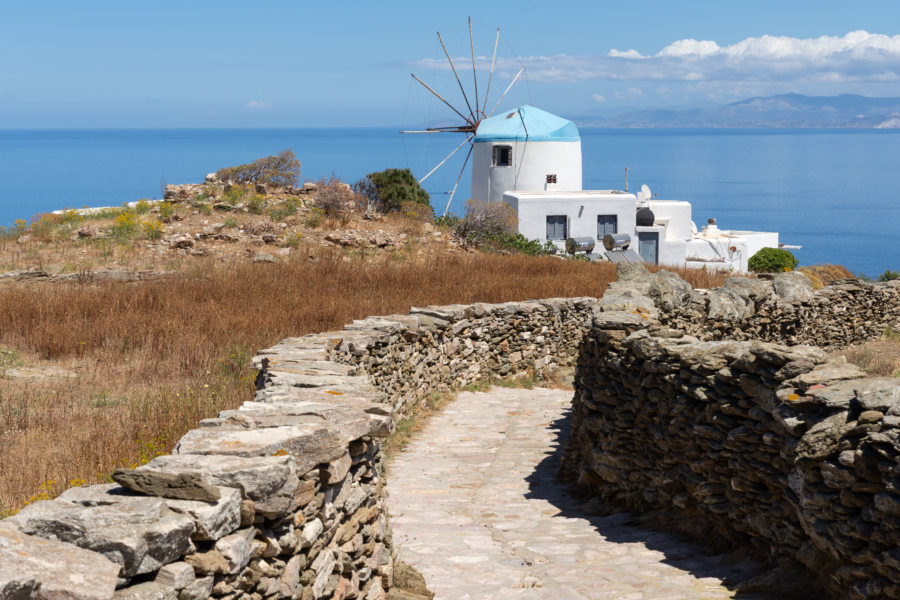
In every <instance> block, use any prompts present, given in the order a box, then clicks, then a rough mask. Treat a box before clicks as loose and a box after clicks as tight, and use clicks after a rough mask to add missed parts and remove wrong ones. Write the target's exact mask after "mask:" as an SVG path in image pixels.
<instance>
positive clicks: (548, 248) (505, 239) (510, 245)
mask: <svg viewBox="0 0 900 600" xmlns="http://www.w3.org/2000/svg"><path fill="white" fill-rule="evenodd" d="M497 242H498V245H499V246H500V247H501V248H503V249H504V250H511V251H513V252H521V253H522V254H528V255H530V256H542V255H544V254H556V246H554V245H553V242H551V241H546V242H541V241H540V240H529V239H528V238H527V237H525V236H524V235H522V234H521V233H511V234H510V233H507V234H504V235H502V236H500V237H499V238H498V240H497ZM581 256H584V257H585V258H587V256H586V255H581ZM588 260H589V259H588Z"/></svg>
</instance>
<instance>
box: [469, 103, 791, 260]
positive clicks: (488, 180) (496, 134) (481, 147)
mask: <svg viewBox="0 0 900 600" xmlns="http://www.w3.org/2000/svg"><path fill="white" fill-rule="evenodd" d="M472 141H473V145H474V150H473V158H474V161H473V163H472V198H473V199H474V200H481V201H492V202H494V201H500V200H503V201H504V202H506V203H507V204H509V205H510V206H512V208H514V209H515V210H516V212H517V214H518V216H519V233H521V234H522V235H524V236H525V237H527V238H529V239H538V240H541V241H552V242H553V243H554V244H556V245H558V246H559V247H560V249H562V248H563V247H564V245H565V240H566V239H567V238H592V239H593V240H594V241H595V242H596V243H597V248H598V249H601V250H602V240H603V238H604V236H606V235H607V234H622V233H627V234H628V235H629V236H630V238H631V247H632V248H633V249H634V250H637V251H638V254H639V255H640V257H641V258H642V259H643V261H644V262H647V263H653V264H663V265H673V266H682V265H688V266H707V267H710V268H720V269H727V270H732V271H735V272H745V271H746V270H747V260H748V259H749V258H750V257H751V256H753V254H755V253H756V252H757V251H758V250H759V249H761V248H764V247H773V248H777V247H778V234H777V233H766V232H753V231H726V230H720V229H718V228H717V227H716V225H715V224H714V223H713V224H710V225H708V226H707V227H704V228H703V230H702V231H699V232H698V231H697V228H696V226H695V225H694V223H693V221H692V220H691V205H690V203H688V202H683V201H677V200H653V199H650V198H643V197H642V198H641V199H640V201H639V199H638V197H637V196H636V195H635V194H631V193H628V192H621V191H617V190H592V191H586V190H582V178H581V138H580V137H579V135H578V128H577V127H576V126H575V124H574V123H572V122H571V121H567V120H565V119H563V118H561V117H557V116H555V115H551V114H550V113H547V112H545V111H542V110H540V109H537V108H534V107H532V106H522V107H519V108H517V109H514V110H512V111H508V112H505V113H503V114H500V115H497V116H495V117H491V118H489V119H485V120H483V121H481V123H479V124H478V129H477V131H476V132H475V137H474V139H473V140H472ZM600 254H601V256H603V255H604V253H603V252H602V251H601V252H600ZM607 254H608V253H607ZM612 258H615V257H614V256H613V257H612Z"/></svg>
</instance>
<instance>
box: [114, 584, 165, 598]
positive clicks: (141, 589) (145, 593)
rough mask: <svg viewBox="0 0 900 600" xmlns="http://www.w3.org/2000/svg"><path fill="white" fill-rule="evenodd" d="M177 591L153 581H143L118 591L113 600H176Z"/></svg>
mask: <svg viewBox="0 0 900 600" xmlns="http://www.w3.org/2000/svg"><path fill="white" fill-rule="evenodd" d="M177 598H178V591H177V590H176V589H175V588H173V587H171V586H168V585H164V584H162V583H158V582H155V581H145V582H144V583H139V584H137V585H132V586H129V587H127V588H123V589H121V590H118V591H117V592H116V593H115V594H114V595H113V600H176V599H177Z"/></svg>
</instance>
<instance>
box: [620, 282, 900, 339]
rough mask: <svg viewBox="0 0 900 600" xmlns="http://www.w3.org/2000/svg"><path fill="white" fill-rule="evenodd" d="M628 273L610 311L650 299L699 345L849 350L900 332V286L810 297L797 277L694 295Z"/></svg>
mask: <svg viewBox="0 0 900 600" xmlns="http://www.w3.org/2000/svg"><path fill="white" fill-rule="evenodd" d="M636 267H638V268H630V269H625V270H624V271H623V272H622V273H621V275H620V281H619V282H617V283H615V284H613V286H612V287H611V290H610V291H611V292H612V293H607V294H606V295H605V296H604V298H605V302H606V303H607V305H610V304H614V303H616V302H619V303H621V302H623V301H624V302H626V304H627V301H628V299H629V298H635V297H647V298H650V299H651V300H652V301H648V302H649V304H647V305H646V308H649V309H651V312H653V313H654V315H653V316H655V317H657V318H659V320H660V321H661V322H663V323H664V324H666V325H668V326H669V327H672V328H675V329H679V330H681V331H685V332H687V333H690V334H691V335H695V336H697V337H698V338H700V339H704V340H714V339H734V340H750V339H757V340H764V341H769V342H777V343H782V344H789V345H797V344H812V345H816V346H822V347H831V346H847V345H850V344H855V343H859V342H864V341H867V340H871V339H873V338H876V337H878V336H880V335H881V334H882V332H884V330H885V329H888V328H891V329H894V330H897V331H900V280H896V281H890V282H886V283H866V282H863V281H857V280H856V279H847V280H843V281H839V282H835V283H834V284H832V285H829V286H826V287H824V288H822V289H821V290H817V291H815V292H814V291H813V289H812V286H811V284H810V282H809V279H807V278H806V276H804V275H803V274H802V273H798V272H792V273H783V274H779V275H776V276H775V277H772V278H768V279H762V278H760V279H749V278H746V277H733V278H731V279H729V280H728V281H727V282H726V283H725V285H723V286H722V287H720V288H717V289H713V290H692V289H691V287H690V286H689V285H688V284H687V283H686V282H684V281H683V280H682V279H681V278H679V277H678V276H677V275H674V274H672V273H666V272H661V273H660V274H659V275H657V276H654V277H645V276H643V275H642V272H645V271H644V269H643V268H642V267H641V266H640V265H636Z"/></svg>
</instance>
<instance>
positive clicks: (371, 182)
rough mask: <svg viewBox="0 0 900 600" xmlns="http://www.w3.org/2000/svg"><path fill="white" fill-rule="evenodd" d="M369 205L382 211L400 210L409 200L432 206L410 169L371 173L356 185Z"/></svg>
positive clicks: (358, 191)
mask: <svg viewBox="0 0 900 600" xmlns="http://www.w3.org/2000/svg"><path fill="white" fill-rule="evenodd" d="M354 187H355V189H356V192H357V193H358V194H360V195H361V196H362V197H363V198H365V199H366V200H367V203H368V205H369V207H374V208H376V209H378V210H380V211H382V212H388V211H392V210H400V208H401V206H403V205H404V204H405V203H407V202H416V203H418V204H427V205H428V206H431V198H430V197H429V196H428V192H426V191H425V190H424V189H423V188H422V186H421V185H419V182H418V181H417V180H416V178H415V177H414V176H413V174H412V172H410V170H409V169H385V170H384V171H379V172H376V173H369V174H368V175H367V176H366V177H365V179H362V180H361V181H358V182H357V183H356V185H355V186H354Z"/></svg>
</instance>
